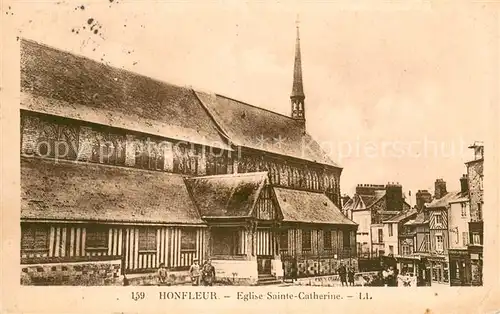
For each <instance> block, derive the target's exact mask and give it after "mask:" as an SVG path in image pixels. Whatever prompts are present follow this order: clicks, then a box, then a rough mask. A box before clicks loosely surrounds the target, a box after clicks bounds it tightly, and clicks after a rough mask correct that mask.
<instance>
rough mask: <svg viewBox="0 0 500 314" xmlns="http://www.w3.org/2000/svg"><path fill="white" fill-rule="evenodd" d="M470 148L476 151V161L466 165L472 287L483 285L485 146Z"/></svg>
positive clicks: (480, 143) (473, 145)
mask: <svg viewBox="0 0 500 314" xmlns="http://www.w3.org/2000/svg"><path fill="white" fill-rule="evenodd" d="M469 148H471V149H473V150H474V159H473V160H471V161H469V162H467V163H465V165H466V166H467V180H468V189H469V195H468V196H469V203H470V217H471V219H470V222H469V242H468V251H469V254H468V258H469V259H470V265H471V274H470V276H469V277H470V278H471V285H473V286H481V285H482V284H483V243H484V242H483V241H484V221H483V219H484V218H483V204H484V199H483V197H484V188H483V181H484V174H483V170H484V144H483V143H482V142H475V143H474V144H472V145H471V146H469Z"/></svg>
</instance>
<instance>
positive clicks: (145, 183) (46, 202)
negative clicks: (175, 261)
mask: <svg viewBox="0 0 500 314" xmlns="http://www.w3.org/2000/svg"><path fill="white" fill-rule="evenodd" d="M21 218H25V219H26V218H31V219H49V220H51V219H55V220H85V221H96V220H99V221H109V222H132V223H133V222H137V223H138V222H142V223H185V224H201V223H203V221H202V220H201V219H200V217H199V215H198V213H197V211H196V208H195V206H194V204H193V202H192V201H191V199H190V197H189V193H188V191H187V189H186V186H185V184H184V179H183V178H182V176H180V175H174V174H168V173H164V172H156V171H145V170H136V169H132V168H130V169H129V168H122V167H116V166H104V165H99V164H88V163H76V162H69V161H61V160H59V161H57V163H55V162H54V161H50V160H43V159H38V158H22V159H21Z"/></svg>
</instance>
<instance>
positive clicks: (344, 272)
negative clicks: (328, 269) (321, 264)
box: [338, 263, 347, 287]
mask: <svg viewBox="0 0 500 314" xmlns="http://www.w3.org/2000/svg"><path fill="white" fill-rule="evenodd" d="M338 272H339V276H340V282H341V283H342V287H343V286H344V283H345V285H346V286H347V278H346V277H347V269H346V268H345V266H344V263H340V267H339V269H338Z"/></svg>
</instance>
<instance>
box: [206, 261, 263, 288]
mask: <svg viewBox="0 0 500 314" xmlns="http://www.w3.org/2000/svg"><path fill="white" fill-rule="evenodd" d="M212 265H213V266H214V267H215V277H216V281H218V282H221V283H225V284H228V285H233V284H234V285H255V284H257V280H258V273H257V262H256V261H255V260H250V261H248V260H212Z"/></svg>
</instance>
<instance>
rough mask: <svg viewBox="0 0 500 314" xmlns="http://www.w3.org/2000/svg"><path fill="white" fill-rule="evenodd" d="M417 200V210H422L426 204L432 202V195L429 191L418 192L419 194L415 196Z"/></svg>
mask: <svg viewBox="0 0 500 314" xmlns="http://www.w3.org/2000/svg"><path fill="white" fill-rule="evenodd" d="M415 198H416V201H417V209H418V210H422V209H423V208H424V205H425V204H427V203H430V202H431V201H432V194H431V193H430V192H429V191H427V190H418V192H417V194H415Z"/></svg>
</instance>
